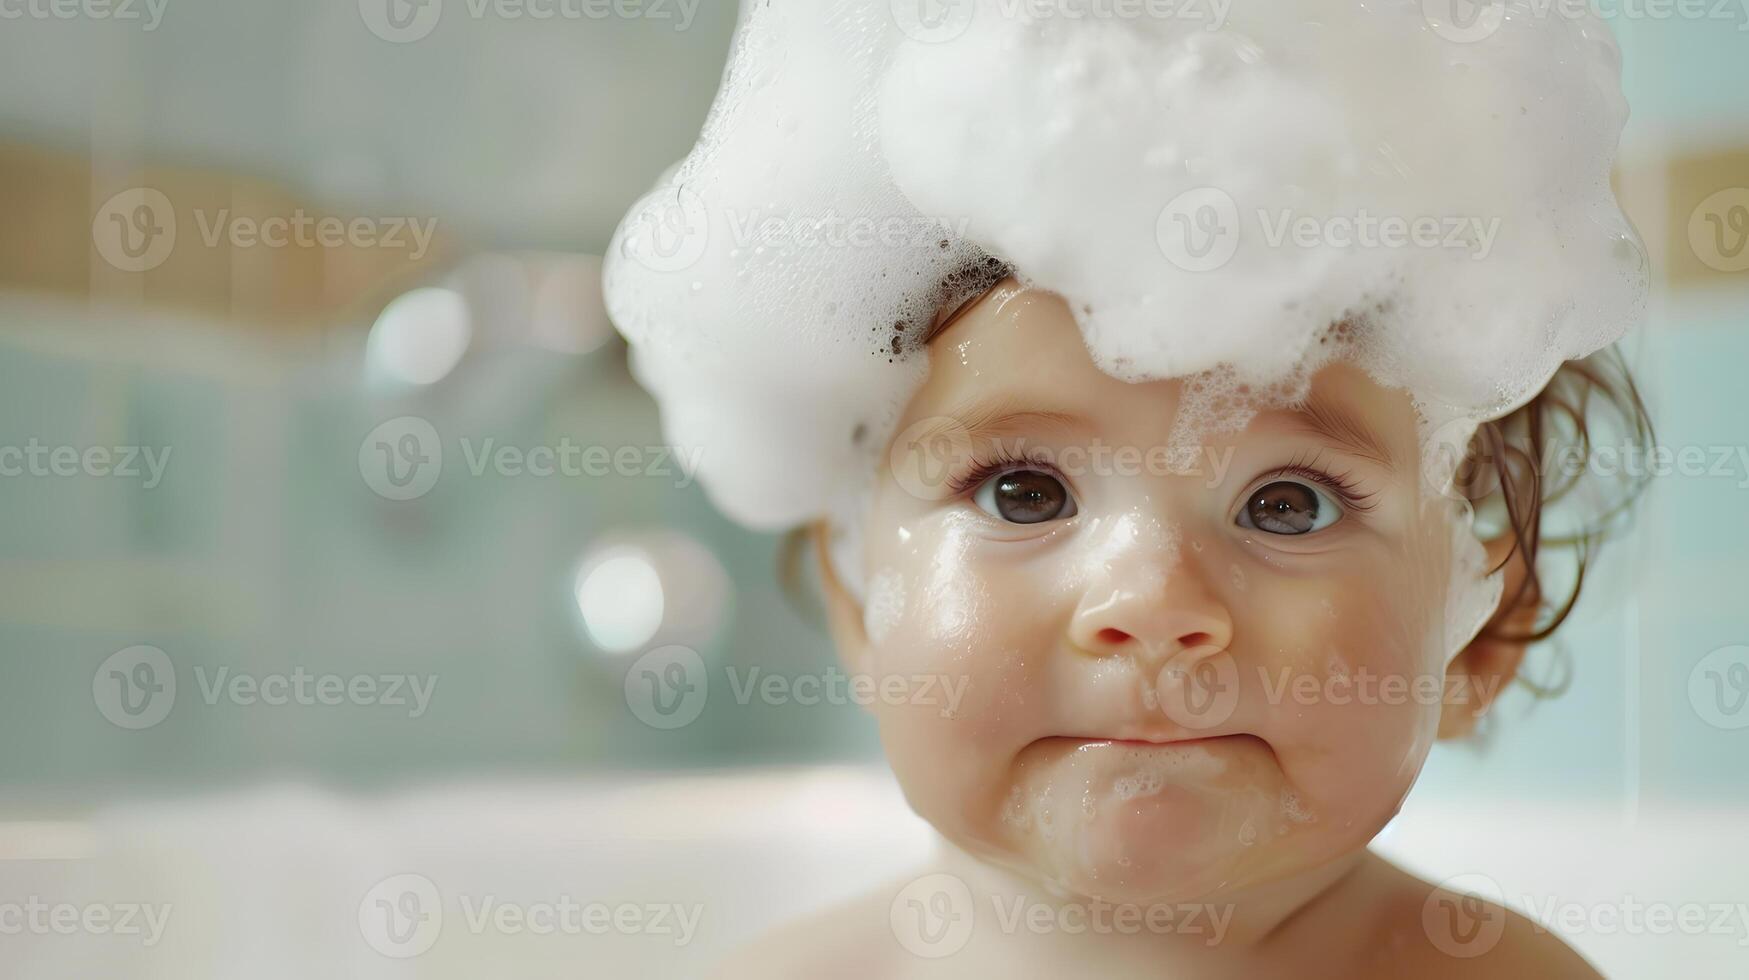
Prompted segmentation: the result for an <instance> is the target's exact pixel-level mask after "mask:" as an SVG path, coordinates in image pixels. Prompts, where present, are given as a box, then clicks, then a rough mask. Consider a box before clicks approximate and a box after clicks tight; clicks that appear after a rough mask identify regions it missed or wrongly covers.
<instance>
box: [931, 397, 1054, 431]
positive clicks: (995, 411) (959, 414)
mask: <svg viewBox="0 0 1749 980" xmlns="http://www.w3.org/2000/svg"><path fill="white" fill-rule="evenodd" d="M1023 404H1024V403H1023V402H1022V401H1021V400H1020V399H1019V398H1018V397H1016V396H1000V397H996V398H990V399H980V400H976V401H972V402H968V403H966V404H964V405H961V406H959V407H957V408H954V409H951V410H949V411H948V412H946V413H945V414H943V415H940V416H937V417H936V419H935V420H934V424H933V425H931V426H929V428H928V430H927V431H926V432H924V433H922V437H923V438H929V437H932V436H939V435H947V434H948V433H950V432H954V431H956V430H957V434H959V435H960V436H962V437H964V438H969V439H971V440H972V441H973V442H985V441H988V440H991V439H996V438H999V437H1001V436H1004V435H1016V434H1020V435H1024V434H1028V433H1031V432H1034V431H1036V430H1039V429H1065V428H1075V427H1085V426H1086V420H1085V419H1083V418H1082V417H1081V416H1079V415H1077V414H1075V413H1074V412H1070V411H1066V410H1063V409H1056V408H1049V407H1045V408H1025V407H1022V405H1023Z"/></svg>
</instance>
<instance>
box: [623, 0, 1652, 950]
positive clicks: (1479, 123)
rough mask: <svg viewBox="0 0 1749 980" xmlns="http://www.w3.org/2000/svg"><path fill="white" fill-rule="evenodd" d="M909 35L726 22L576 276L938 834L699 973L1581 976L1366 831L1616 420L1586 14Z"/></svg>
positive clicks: (1384, 814) (1388, 4)
mask: <svg viewBox="0 0 1749 980" xmlns="http://www.w3.org/2000/svg"><path fill="white" fill-rule="evenodd" d="M925 6H926V7H928V10H929V16H924V14H923V10H924V8H923V7H918V6H917V5H914V4H910V3H887V2H881V0H838V2H834V3H830V4H823V3H818V2H817V0H762V2H761V3H759V4H757V5H753V6H751V7H750V8H749V10H748V12H747V16H746V18H745V19H744V21H743V24H742V27H741V30H740V32H739V34H738V36H737V40H736V43H735V48H734V52H733V53H732V54H731V56H730V64H729V67H728V70H727V71H726V72H725V74H724V79H723V88H722V91H721V92H720V93H719V95H718V99H717V104H716V105H715V106H714V107H713V110H712V112H711V115H710V118H709V120H708V121H707V123H706V126H705V130H704V132H703V134H702V135H701V136H700V139H699V141H698V144H697V146H696V147H695V148H694V150H693V151H692V153H691V154H690V155H689V156H688V157H687V158H686V159H685V160H683V161H681V163H679V164H678V165H677V166H676V167H675V168H674V169H673V170H671V171H670V172H669V173H668V174H666V175H664V176H663V178H662V179H661V180H659V181H658V184H657V186H656V188H655V189H654V190H653V191H652V192H651V193H650V194H649V195H647V196H646V197H645V198H644V199H643V200H641V201H640V202H639V203H638V204H637V205H636V206H634V208H633V209H632V211H631V213H630V214H628V216H627V217H626V219H625V221H624V222H622V224H621V226H620V228H619V230H618V232H617V233H616V235H615V239H614V241H613V243H612V244H611V245H610V247H609V250H608V254H607V256H606V261H605V265H604V283H603V288H604V296H605V298H606V301H607V305H608V309H609V312H610V314H611V315H612V317H613V319H614V322H615V324H616V326H617V327H618V328H619V329H620V330H621V331H622V332H623V333H624V334H625V335H626V337H627V339H628V340H629V341H630V344H631V357H632V361H631V364H632V368H633V370H634V371H635V372H636V374H637V375H638V377H639V379H640V381H642V382H643V383H644V384H645V385H646V387H648V388H649V389H650V390H651V392H652V394H654V395H655V397H656V398H657V401H658V402H659V404H660V407H661V412H662V422H663V426H664V429H665V432H666V433H667V435H668V438H669V439H670V440H671V441H672V442H674V443H676V444H677V445H680V446H683V447H686V448H687V449H689V450H690V452H689V454H688V456H689V458H693V459H695V460H696V461H697V462H696V466H697V467H698V475H699V478H700V482H701V484H702V485H703V486H704V488H705V489H706V491H707V492H708V493H709V494H710V496H711V498H712V500H713V501H714V502H715V503H716V504H717V505H718V506H719V507H721V508H722V509H723V511H724V512H725V513H726V514H728V515H729V516H731V517H733V518H735V519H736V520H739V521H741V522H743V523H746V524H748V525H749V526H752V527H757V528H768V529H783V528H796V527H798V526H799V527H801V528H802V529H803V530H802V532H801V533H803V534H805V535H808V536H810V537H811V540H812V543H813V545H814V551H815V554H816V555H817V557H818V559H819V569H820V577H821V581H822V585H823V592H824V597H825V601H826V605H827V610H828V619H829V621H830V625H831V631H832V634H833V637H834V640H835V641H836V645H837V648H838V654H839V656H840V657H841V659H842V660H843V661H844V663H845V664H846V666H847V668H848V669H849V670H850V671H851V672H853V673H854V674H855V675H857V676H858V677H866V678H870V679H872V680H873V681H874V683H875V684H877V685H878V686H879V688H880V690H882V692H883V696H882V697H881V698H880V699H879V704H878V705H877V706H875V707H874V708H873V711H874V714H875V718H876V720H877V722H878V724H879V728H880V733H881V740H882V744H883V745H884V747H885V750H886V754H887V757H888V760H889V761H890V763H891V764H892V768H893V771H894V773H895V774H896V776H897V777H898V781H899V783H900V785H901V787H902V788H903V790H904V793H905V796H906V799H907V800H908V801H909V803H910V805H911V807H912V808H913V809H914V810H916V812H917V813H918V814H920V815H921V816H922V817H923V818H924V819H925V820H927V821H928V822H929V823H930V824H931V825H933V827H934V828H935V829H936V830H937V831H938V832H939V835H940V837H941V839H942V844H943V846H942V851H941V855H940V857H939V859H938V861H937V863H936V865H935V866H933V867H930V868H923V869H914V870H912V871H909V872H907V873H906V874H904V875H903V876H901V877H900V878H898V879H896V880H894V881H893V882H891V883H889V884H887V885H884V886H882V887H881V888H878V889H876V890H875V891H874V892H872V893H870V894H869V895H867V896H866V897H865V898H863V899H860V900H858V901H855V902H853V903H851V904H849V905H847V906H845V907H843V908H839V909H834V910H831V911H828V912H825V913H822V914H820V915H819V916H817V917H816V918H815V919H813V920H812V921H809V922H806V923H803V924H800V925H797V926H794V927H792V928H790V929H788V930H786V931H784V932H781V933H779V934H778V935H776V936H773V937H770V938H768V939H766V940H764V941H762V942H760V943H759V944H757V945H755V946H753V947H752V948H751V949H749V950H748V951H746V952H745V953H744V954H743V955H742V956H741V958H739V959H738V960H737V961H735V962H734V963H733V964H731V965H730V967H729V973H730V974H731V975H745V976H754V977H760V978H766V977H772V976H792V975H793V976H818V975H828V976H870V977H894V976H910V975H917V976H953V977H958V976H986V975H993V976H1016V977H1032V976H1038V977H1055V976H1062V975H1071V976H1081V975H1089V976H1183V977H1192V976H1194V977H1246V978H1249V977H1257V976H1274V975H1279V974H1285V973H1288V972H1290V971H1291V972H1292V973H1294V974H1296V975H1301V976H1306V975H1309V976H1328V977H1355V976H1392V977H1394V976H1435V977H1437V976H1458V975H1464V976H1536V977H1560V976H1591V975H1594V974H1593V972H1592V971H1591V970H1590V969H1589V968H1588V967H1587V966H1586V964H1585V963H1584V962H1583V961H1582V960H1581V959H1580V958H1579V957H1578V956H1577V955H1575V954H1574V953H1573V952H1571V951H1570V950H1568V949H1567V948H1566V947H1565V946H1564V945H1562V944H1561V942H1560V941H1559V940H1557V939H1554V938H1552V937H1551V936H1549V935H1547V934H1546V933H1539V932H1537V931H1536V930H1534V929H1532V928H1531V927H1530V925H1529V924H1528V922H1527V921H1526V920H1524V919H1522V918H1520V917H1518V916H1515V915H1511V914H1508V913H1507V912H1506V911H1505V910H1503V909H1501V908H1499V907H1497V906H1493V905H1490V904H1488V903H1485V902H1481V901H1479V900H1477V899H1475V898H1473V897H1470V896H1466V895H1462V894H1458V893H1456V892H1452V891H1446V890H1444V889H1440V888H1436V887H1435V886H1433V885H1431V884H1429V883H1426V882H1422V881H1418V880H1416V879H1415V878H1413V877H1411V876H1409V875H1407V874H1405V873H1403V872H1401V871H1399V870H1396V869H1394V868H1392V867H1391V866H1390V865H1388V864H1386V863H1385V862H1384V861H1382V860H1380V859H1378V858H1377V857H1374V856H1373V855H1371V854H1370V853H1369V852H1368V850H1367V845H1368V842H1369V841H1370V840H1371V839H1372V838H1373V837H1374V836H1375V835H1376V834H1377V833H1378V832H1379V830H1380V829H1381V828H1382V827H1383V826H1384V825H1385V824H1386V822H1387V821H1389V820H1390V819H1391V817H1392V815H1393V814H1395V813H1396V812H1397V809H1398V807H1399V806H1400V804H1401V802H1402V800H1403V798H1404V795H1405V794H1406V793H1407V792H1408V790H1409V787H1410V786H1411V785H1412V784H1413V782H1414V780H1415V778H1416V776H1417V774H1418V773H1419V772H1420V770H1421V767H1422V765H1423V763H1424V762H1425V760H1426V758H1427V754H1428V752H1429V750H1430V748H1431V747H1432V744H1433V742H1434V741H1435V740H1436V739H1437V738H1441V737H1444V738H1461V737H1464V736H1466V735H1468V734H1470V733H1471V731H1472V730H1473V729H1474V728H1475V726H1476V725H1477V722H1478V719H1480V718H1481V717H1482V716H1483V714H1484V713H1485V712H1486V711H1487V709H1488V707H1489V705H1490V704H1491V703H1492V702H1493V701H1494V699H1495V698H1496V697H1497V696H1498V694H1499V693H1500V691H1501V689H1502V687H1503V686H1504V685H1506V684H1507V683H1509V682H1511V681H1513V680H1514V678H1515V677H1516V676H1517V674H1518V671H1519V666H1520V663H1521V661H1522V660H1523V658H1524V654H1525V650H1526V647H1527V645H1528V644H1529V643H1532V642H1534V641H1536V640H1539V639H1543V638H1546V637H1547V636H1548V635H1549V633H1550V632H1551V631H1552V630H1553V629H1554V628H1555V626H1556V625H1558V624H1559V623H1560V621H1561V620H1562V619H1563V618H1564V617H1565V615H1566V613H1567V611H1568V610H1569V609H1570V608H1571V605H1572V599H1573V597H1574V596H1576V594H1577V587H1576V585H1575V587H1574V588H1573V589H1572V590H1558V589H1555V588H1552V587H1550V588H1545V579H1544V577H1543V575H1542V574H1541V573H1540V572H1539V568H1538V559H1539V557H1540V548H1539V545H1540V543H1541V542H1542V541H1544V540H1545V538H1546V539H1549V540H1553V539H1555V538H1556V537H1562V538H1572V537H1574V535H1571V534H1564V533H1563V534H1560V535H1557V534H1555V533H1553V532H1552V531H1551V532H1550V533H1547V534H1545V529H1546V528H1548V527H1550V526H1552V524H1553V523H1554V521H1555V520H1556V519H1555V517H1554V516H1553V514H1552V512H1551V510H1550V509H1549V508H1548V507H1547V505H1549V504H1552V503H1553V502H1554V501H1556V500H1557V498H1561V497H1562V496H1563V495H1564V494H1565V493H1566V491H1568V490H1570V489H1572V487H1571V485H1570V481H1566V482H1564V481H1562V480H1558V479H1553V478H1551V477H1550V475H1549V474H1548V473H1547V472H1546V470H1547V467H1546V466H1545V463H1546V462H1547V461H1548V460H1550V459H1551V458H1552V455H1553V452H1554V451H1556V450H1574V451H1577V452H1579V453H1580V454H1582V453H1583V450H1584V448H1585V446H1586V445H1587V442H1586V439H1587V433H1588V431H1590V429H1589V427H1590V426H1591V424H1592V421H1593V417H1594V416H1595V415H1596V414H1597V413H1598V412H1599V411H1602V410H1608V411H1609V412H1611V413H1612V414H1613V416H1614V417H1615V419H1616V420H1617V421H1619V422H1620V423H1621V424H1622V429H1621V432H1622V433H1623V437H1624V438H1628V439H1633V440H1636V441H1644V440H1645V439H1646V438H1647V436H1648V429H1647V424H1646V421H1645V418H1644V414H1643V409H1642V408H1641V405H1640V402H1639V399H1638V396H1637V394H1636V393H1635V391H1634V388H1633V385H1632V383H1631V381H1630V380H1629V379H1628V378H1627V376H1626V373H1625V371H1624V370H1623V369H1622V366H1621V362H1620V359H1619V357H1617V356H1615V355H1614V353H1613V347H1612V346H1611V345H1612V344H1613V343H1614V342H1615V341H1616V340H1617V339H1619V338H1620V337H1621V336H1622V335H1623V334H1624V333H1625V331H1626V330H1627V329H1629V328H1630V327H1631V326H1632V325H1633V324H1634V323H1635V322H1637V320H1638V318H1639V316H1640V314H1641V311H1642V310H1643V308H1644V293H1645V289H1646V268H1645V260H1644V255H1643V252H1642V251H1641V250H1640V248H1639V246H1638V241H1637V238H1636V236H1635V235H1634V233H1633V231H1632V228H1631V227H1630V226H1629V225H1628V223H1627V221H1626V219H1625V217H1623V216H1622V215H1621V213H1620V211H1619V208H1618V207H1617V205H1616V203H1615V201H1614V198H1613V196H1612V195H1611V193H1610V190H1609V183H1608V175H1609V169H1610V165H1611V161H1612V158H1613V154H1614V149H1615V143H1616V140H1617V139H1618V137H1619V133H1620V127H1621V125H1622V124H1623V121H1624V120H1625V112H1626V110H1625V106H1624V105H1623V104H1622V102H1621V97H1620V92H1619V70H1620V66H1619V59H1618V57H1617V54H1616V51H1615V48H1614V45H1613V42H1612V41H1611V40H1610V38H1609V37H1608V33H1607V31H1605V30H1603V29H1602V28H1601V27H1600V25H1598V24H1597V23H1595V21H1594V20H1592V19H1589V18H1586V17H1573V18H1568V17H1547V16H1539V15H1538V14H1537V11H1536V10H1535V9H1534V6H1533V5H1530V4H1529V3H1528V0H1506V2H1505V3H1504V4H1503V8H1502V9H1501V10H1499V11H1496V10H1495V9H1494V7H1493V6H1489V7H1488V8H1486V9H1483V10H1480V11H1476V10H1470V11H1468V14H1467V15H1466V16H1465V17H1463V18H1459V19H1457V20H1454V19H1453V16H1455V15H1453V14H1452V12H1451V11H1445V12H1444V13H1442V12H1441V9H1440V8H1441V4H1440V3H1439V2H1437V0H1431V2H1427V3H1422V2H1420V0H1369V2H1367V3H1364V4H1361V3H1351V2H1346V0H1273V2H1271V3H1269V4H1258V5H1235V6H1232V7H1230V8H1219V9H1220V16H1221V18H1222V20H1221V22H1218V23H1191V22H1186V21H1185V20H1184V19H1183V17H1182V16H1181V15H1175V14H1166V13H1161V14H1159V15H1158V16H1153V15H1150V16H1146V17H1140V18H1118V19H1113V18H1111V17H1109V16H1103V15H1101V13H1100V11H1102V10H1105V11H1107V12H1108V13H1109V11H1110V10H1111V9H1113V8H1110V7H1109V5H1102V4H1092V5H1088V4H1086V3H1083V2H1080V0H1060V2H1058V3H1055V4H1052V3H1045V4H1036V3H1033V4H1014V3H1012V2H1006V0H966V2H963V3H957V4H946V5H938V6H937V5H925ZM1194 6H1195V5H1183V7H1182V8H1179V7H1173V8H1172V9H1174V10H1180V13H1181V14H1182V12H1183V11H1185V10H1189V9H1190V8H1192V7H1194ZM1459 6H1460V7H1467V5H1464V4H1459ZM1217 7H1218V5H1217ZM1070 8H1073V9H1072V10H1071V9H1070ZM1053 10H1056V11H1057V12H1058V13H1060V14H1073V16H1053V15H1052V13H1051V11H1053ZM1496 13H1498V14H1501V16H1499V17H1496V16H1495V14H1496ZM1478 16H1479V19H1478ZM1381 219H1382V220H1381ZM1569 443H1570V445H1568V444H1569ZM695 454H696V455H695ZM1564 458H1565V459H1567V460H1569V461H1570V460H1571V459H1572V453H1571V452H1568V453H1567V455H1566V456H1565V457H1564ZM1590 489H1591V488H1587V493H1586V494H1576V495H1574V496H1575V497H1582V498H1584V500H1583V502H1586V503H1596V502H1597V501H1598V500H1604V501H1605V502H1607V501H1608V497H1607V495H1604V496H1602V497H1599V496H1598V495H1597V494H1594V493H1591V492H1590ZM1624 499H1625V498H1624ZM1585 526H1587V527H1589V526H1592V525H1585ZM1597 526H1600V525H1597ZM1577 538H1578V540H1579V541H1580V542H1581V543H1582V544H1583V543H1586V542H1590V541H1594V540H1595V535H1594V534H1593V533H1592V532H1590V531H1584V530H1582V531H1581V532H1580V533H1579V534H1578V535H1577ZM1585 553H1586V552H1584V551H1582V552H1581V570H1582V569H1583V558H1584V555H1585ZM1561 591H1565V592H1566V594H1565V595H1561V596H1558V597H1557V596H1555V595H1552V594H1551V593H1556V592H1561ZM895 685H897V686H900V687H904V686H907V685H912V686H914V687H912V688H911V689H910V696H906V697H892V696H889V695H891V694H892V692H893V691H894V689H895ZM944 692H952V693H953V696H952V698H951V699H949V698H947V697H945V695H944Z"/></svg>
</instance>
